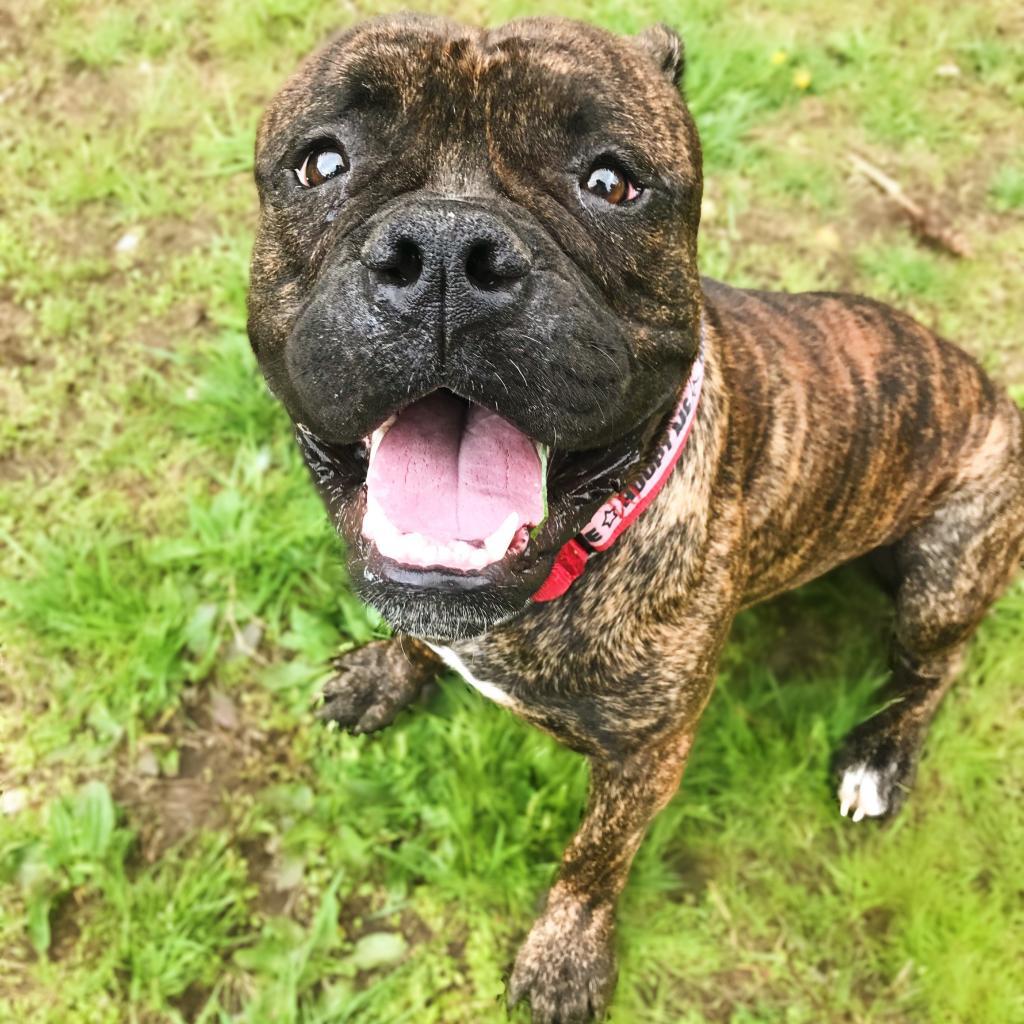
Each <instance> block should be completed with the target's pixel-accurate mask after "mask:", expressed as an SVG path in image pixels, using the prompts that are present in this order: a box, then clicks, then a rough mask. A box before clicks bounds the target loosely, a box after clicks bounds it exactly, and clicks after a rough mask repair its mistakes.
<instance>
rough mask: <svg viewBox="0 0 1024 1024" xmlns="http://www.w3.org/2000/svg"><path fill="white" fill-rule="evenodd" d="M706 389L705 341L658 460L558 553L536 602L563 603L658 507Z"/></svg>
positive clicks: (645, 467) (660, 445)
mask: <svg viewBox="0 0 1024 1024" xmlns="http://www.w3.org/2000/svg"><path fill="white" fill-rule="evenodd" d="M703 383H704V343H703V340H702V341H701V346H700V350H699V351H698V352H697V358H696V359H695V360H694V361H693V368H692V369H691V370H690V379H689V380H688V381H687V382H686V385H685V386H684V388H683V391H682V394H681V395H680V398H679V404H678V405H676V407H675V410H674V411H673V412H672V415H671V416H670V417H669V420H668V423H667V424H666V426H665V429H664V432H663V433H662V437H661V440H660V442H659V443H658V446H657V448H656V449H655V452H654V456H653V458H652V459H651V461H650V462H648V463H646V464H645V465H643V466H641V467H640V468H639V469H638V470H636V472H635V473H634V474H633V478H632V480H631V481H630V483H629V484H627V485H626V487H625V489H624V490H622V491H621V492H620V493H618V494H615V495H613V496H612V497H611V498H609V499H608V500H607V501H606V502H605V503H604V504H603V505H602V506H601V507H600V508H599V509H598V510H597V511H596V512H595V513H594V515H593V517H592V518H591V520H590V522H589V523H587V525H586V526H585V527H583V529H582V530H581V531H580V532H579V533H578V534H576V536H575V537H573V539H572V540H570V541H568V542H567V543H566V544H565V545H564V547H563V548H562V550H561V551H559V552H558V557H557V558H556V559H555V564H554V565H553V566H552V567H551V572H550V574H549V575H548V578H547V579H546V580H545V581H544V583H543V584H542V585H541V588H540V590H538V591H537V593H536V594H534V595H533V600H534V601H538V602H540V601H551V600H553V599H554V598H556V597H561V596H562V595H563V594H564V593H565V592H566V591H567V590H568V589H569V587H571V586H572V585H573V583H574V582H575V581H576V580H577V579H579V578H580V576H582V575H583V570H584V569H585V568H586V567H587V562H588V561H589V559H590V558H592V557H593V556H594V555H596V554H597V552H599V551H607V550H608V548H610V547H611V546H612V545H613V544H614V543H615V541H616V540H617V539H618V537H619V535H620V534H621V533H622V532H623V531H624V530H626V529H627V528H628V527H629V526H631V525H632V524H633V523H634V522H635V521H636V519H637V518H638V517H639V516H640V514H641V513H642V512H643V510H644V509H645V508H647V506H648V505H650V503H651V502H652V501H654V499H655V497H656V496H657V494H658V491H660V490H661V489H662V487H664V486H665V481H666V480H668V477H669V474H670V473H671V472H672V470H673V468H674V467H675V464H676V463H677V462H678V461H679V456H680V455H682V453H683V449H684V448H685V447H686V441H687V438H689V436H690V431H691V430H692V429H693V421H694V419H695V418H696V416H697V404H698V402H699V401H700V391H701V385H702V384H703Z"/></svg>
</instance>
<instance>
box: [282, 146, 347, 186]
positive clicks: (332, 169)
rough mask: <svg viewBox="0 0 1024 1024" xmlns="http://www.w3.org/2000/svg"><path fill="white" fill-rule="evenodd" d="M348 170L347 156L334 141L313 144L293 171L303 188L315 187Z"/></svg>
mask: <svg viewBox="0 0 1024 1024" xmlns="http://www.w3.org/2000/svg"><path fill="white" fill-rule="evenodd" d="M347 170H348V157H347V156H346V155H345V151H344V150H343V149H342V148H341V146H339V145H338V144H337V143H336V142H322V143H320V144H318V145H316V146H314V147H313V148H312V149H311V150H310V151H309V152H308V153H307V154H306V159H305V160H303V161H302V166H301V167H299V168H297V169H296V171H295V177H296V178H298V179H299V184H300V185H301V186H302V187H303V188H316V187H317V185H322V184H323V183H324V182H325V181H327V180H328V179H330V178H335V177H337V176H338V175H339V174H344V173H345V171H347Z"/></svg>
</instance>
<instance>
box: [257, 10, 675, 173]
mask: <svg viewBox="0 0 1024 1024" xmlns="http://www.w3.org/2000/svg"><path fill="white" fill-rule="evenodd" d="M367 113H372V114H374V115H375V116H378V117H382V118H387V119H389V120H390V121H392V122H394V121H404V122H406V123H409V124H411V125H414V126H415V127H416V128H417V130H418V131H419V132H421V133H422V134H423V135H424V136H429V137H430V138H432V139H434V140H435V141H436V142H437V143H439V144H444V143H445V141H446V139H447V138H449V137H450V138H452V139H454V138H457V139H458V140H459V142H460V144H461V145H463V146H465V144H466V143H467V142H468V141H471V140H473V139H474V138H475V139H477V140H478V141H479V142H480V144H481V145H482V146H486V147H487V148H488V149H490V148H491V147H492V146H493V145H495V144H498V145H500V146H503V147H514V148H522V149H524V150H525V149H536V148H538V147H542V146H543V145H544V143H545V142H546V141H547V142H552V143H553V142H554V141H555V140H556V139H557V140H560V141H565V140H569V141H570V142H579V143H581V144H585V143H587V142H592V141H593V142H596V141H601V142H603V143H605V144H607V145H613V146H614V145H616V144H621V145H629V146H631V147H640V148H642V149H643V151H644V154H645V156H646V158H647V159H648V160H649V161H650V163H651V164H652V165H653V166H656V167H658V168H659V169H660V170H661V171H662V172H663V173H674V174H676V175H678V176H680V177H682V178H690V177H692V175H693V171H694V168H693V166H692V134H691V132H692V127H691V123H690V120H689V116H688V114H687V113H686V109H685V107H684V105H683V103H682V100H681V98H680V96H679V94H678V92H677V90H676V89H675V88H674V87H673V86H672V85H671V83H670V82H668V81H667V80H666V79H665V78H664V77H663V76H662V75H661V74H660V73H659V71H658V69H657V68H656V66H655V65H654V63H653V61H652V60H651V58H650V56H649V55H648V54H646V53H645V52H644V51H643V50H642V49H641V48H640V47H639V46H637V45H636V43H635V42H633V41H632V40H631V39H629V38H628V37H621V36H615V35H612V34H610V33H608V32H604V31H602V30H600V29H597V28H594V27H592V26H589V25H585V24H581V23H578V22H571V21H567V20H562V19H556V18H537V19H527V20H523V21H519V22H512V23H510V24H508V25H504V26H502V27H501V28H499V29H491V30H487V29H478V28H472V27H467V26H463V25H459V24H456V23H454V22H449V21H444V20H442V19H435V18H427V17H408V16H407V17H404V18H401V19H393V20H379V21H374V22H369V23H365V24H363V25H360V26H357V27H356V28H355V29H353V30H351V31H349V32H347V33H345V34H344V35H342V36H340V37H338V38H336V39H335V40H333V41H332V42H330V43H329V44H328V45H327V46H326V47H324V48H323V49H322V50H320V51H319V52H318V53H316V54H314V55H313V56H312V57H310V58H309V59H308V60H307V61H306V62H305V63H304V64H303V65H302V66H301V67H300V68H299V70H298V71H297V72H296V73H295V75H294V76H293V77H292V78H291V79H290V80H289V81H288V83H287V84H286V85H285V87H284V88H283V89H282V90H281V92H280V93H279V94H278V96H277V97H276V98H275V100H274V101H273V103H272V104H271V106H270V108H269V109H268V111H267V113H266V115H265V116H264V120H263V123H262V125H261V129H260V134H259V138H258V150H259V151H261V152H262V154H263V155H265V156H266V157H267V158H270V159H273V158H274V154H273V153H272V152H269V150H273V149H275V148H277V147H281V146H285V145H288V144H289V141H290V140H291V139H292V138H293V137H294V136H295V135H296V134H297V133H301V132H302V131H304V130H305V131H315V128H316V126H317V125H327V124H331V123H336V122H337V121H339V120H344V119H345V118H346V117H352V116H358V115H360V114H367Z"/></svg>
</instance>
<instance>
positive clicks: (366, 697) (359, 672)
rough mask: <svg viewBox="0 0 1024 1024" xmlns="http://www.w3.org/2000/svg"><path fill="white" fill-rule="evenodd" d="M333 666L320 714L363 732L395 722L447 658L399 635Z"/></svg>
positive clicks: (354, 652) (361, 649)
mask: <svg viewBox="0 0 1024 1024" xmlns="http://www.w3.org/2000/svg"><path fill="white" fill-rule="evenodd" d="M331 667H332V669H333V670H334V675H333V676H331V678H330V679H329V680H328V681H327V683H326V684H325V686H324V690H323V694H324V703H323V706H322V707H321V708H320V710H319V711H318V712H317V715H318V717H319V718H321V719H323V720H324V721H327V722H337V723H338V725H340V726H341V727H342V728H343V729H347V730H348V731H349V732H350V733H352V735H354V736H357V735H359V734H360V733H366V732H376V731H377V730H378V729H383V728H384V726H386V725H390V724H391V722H392V721H394V719H395V716H396V715H397V714H398V712H399V711H401V710H402V709H403V708H405V707H408V705H409V704H411V703H412V702H413V701H414V700H415V699H416V697H417V696H418V695H419V692H420V690H422V689H423V686H424V685H425V684H426V683H428V682H430V680H431V679H433V678H434V677H435V676H436V675H437V674H438V672H439V671H441V669H443V668H444V663H443V662H442V661H441V660H440V659H439V658H438V657H437V655H436V654H434V652H433V651H432V650H430V648H429V647H427V646H426V644H423V643H421V642H420V641H419V640H415V639H413V638H412V637H407V636H396V637H394V638H392V639H390V640H374V641H373V642H371V643H368V644H366V645H365V646H363V647H357V648H356V649H355V650H352V651H348V652H346V653H345V654H342V655H341V656H339V657H337V658H335V659H334V661H333V662H332V663H331Z"/></svg>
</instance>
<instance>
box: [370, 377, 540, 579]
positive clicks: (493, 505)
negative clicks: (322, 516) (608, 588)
mask: <svg viewBox="0 0 1024 1024" xmlns="http://www.w3.org/2000/svg"><path fill="white" fill-rule="evenodd" d="M367 443H368V445H369V468H368V471H367V475H366V512H365V515H364V517H363V524H362V533H363V536H364V537H365V538H366V539H367V540H368V541H370V542H371V543H372V544H373V545H374V546H375V547H376V548H377V550H378V552H380V554H381V555H383V556H384V557H385V558H390V559H392V560H393V561H395V562H398V563H400V564H402V565H407V566H415V567H417V568H434V569H449V570H454V571H456V572H478V571H479V570H481V569H483V568H485V567H486V566H488V565H492V564H493V563H495V562H499V561H501V559H503V558H504V557H505V556H506V555H508V554H510V553H511V554H516V553H518V552H521V551H523V550H525V548H526V546H527V544H528V542H529V538H530V531H531V530H533V529H534V528H535V527H537V526H539V525H540V524H541V523H542V522H543V521H544V518H545V516H546V513H547V448H546V446H545V445H542V444H540V443H539V442H536V441H534V440H532V439H531V438H529V437H527V435H526V434H524V433H523V432H522V431H521V430H519V428H518V427H515V426H513V425H512V424H511V423H509V421H508V420H506V419H503V418H502V417H501V416H499V415H498V414H497V413H496V412H493V411H491V410H490V409H485V408H484V407H483V406H479V405H476V404H475V403H473V402H469V401H467V400H465V399H462V398H460V397H458V396H457V395H455V394H453V393H452V392H450V391H446V390H438V391H434V392H432V393H431V394H429V395H427V396H426V397H424V398H421V399H420V400H419V401H417V402H414V403H413V404H412V405H409V406H407V407H406V408H404V409H402V411H401V412H399V413H398V414H397V415H396V416H393V417H391V418H390V419H389V420H388V421H387V422H386V423H384V424H383V425H381V426H380V427H378V428H377V429H376V430H375V431H374V432H373V434H372V436H371V437H370V438H368V439H367Z"/></svg>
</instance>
